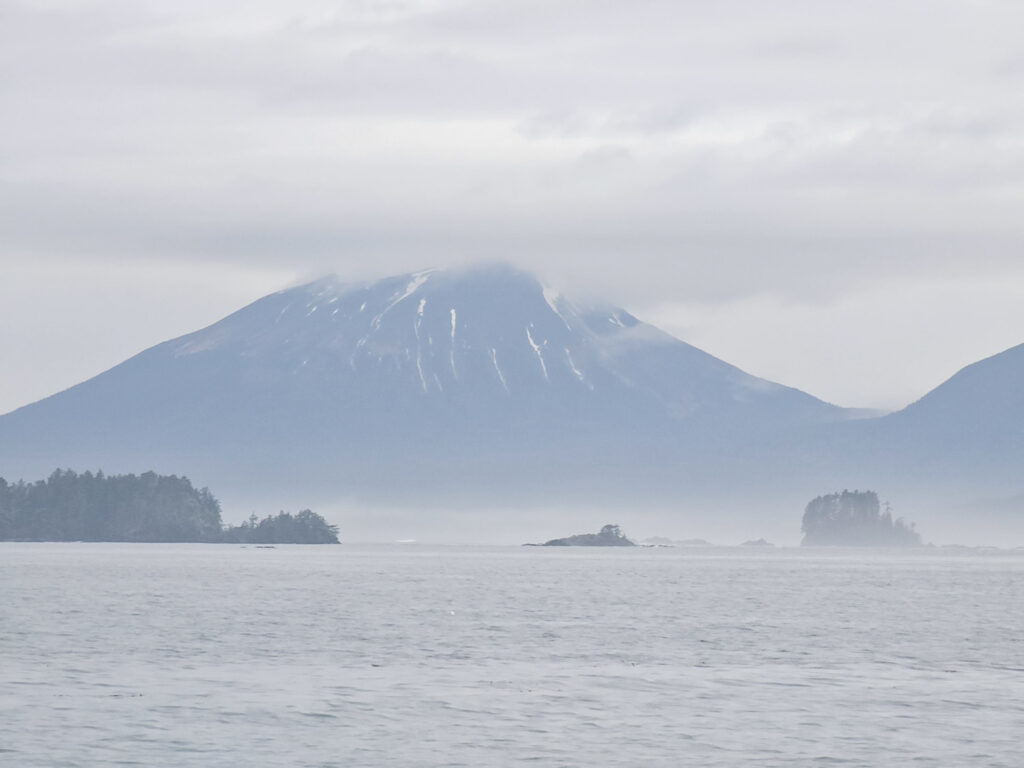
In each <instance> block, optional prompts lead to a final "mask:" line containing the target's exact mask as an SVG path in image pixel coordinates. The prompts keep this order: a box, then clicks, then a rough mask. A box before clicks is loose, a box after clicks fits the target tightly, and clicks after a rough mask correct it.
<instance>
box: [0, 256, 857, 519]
mask: <svg viewBox="0 0 1024 768" xmlns="http://www.w3.org/2000/svg"><path fill="white" fill-rule="evenodd" d="M845 418H847V413H846V412H845V411H843V410H842V409H839V408H836V407H834V406H831V405H828V404H826V403H823V402H821V401H819V400H817V399H815V398H813V397H811V396H810V395H807V394H805V393H802V392H799V391H797V390H794V389H791V388H788V387H783V386H781V385H778V384H774V383H771V382H768V381H765V380H762V379H758V378H756V377H753V376H750V375H748V374H746V373H744V372H743V371H741V370H739V369H738V368H735V367H733V366H731V365H729V364H727V363H724V362H722V361H721V360H718V359H716V358H714V357H712V356H711V355H708V354H706V353H704V352H702V351H700V350H698V349H696V348H695V347H692V346H690V345H688V344H686V343H684V342H682V341H679V340H678V339H675V338H673V337H671V336H669V335H667V334H665V333H662V332H661V331H658V330H657V329H656V328H653V327H652V326H649V325H646V324H644V323H642V322H640V321H638V320H637V319H636V318H635V317H633V316H632V315H630V314H629V313H628V312H626V311H624V310H622V309H618V308H615V307H610V306H580V305H577V304H574V303H573V302H571V301H569V300H568V299H566V298H564V297H561V296H558V295H554V294H552V293H550V292H546V291H545V290H544V288H543V287H542V286H541V285H540V284H539V283H538V282H537V281H536V280H535V279H534V278H532V277H531V276H529V275H526V274H523V273H521V272H517V271H515V270H513V269H510V268H507V267H490V268H482V269H473V270H463V271H432V272H422V273H417V274H412V275H403V276H399V277H392V278H387V279H384V280H380V281H376V282H372V283H366V284H349V283H343V282H340V281H338V280H337V279H336V278H327V279H324V280H319V281H317V282H314V283H310V284H308V285H304V286H300V287H297V288H293V289H290V290H286V291H282V292H280V293H276V294H272V295H270V296H267V297H265V298H263V299H260V300H259V301H256V302H254V303H253V304H251V305H249V306H247V307H245V308H243V309H241V310H239V311H238V312H235V313H234V314H232V315H230V316H228V317H226V318H225V319H223V320H221V321H220V322H218V323H215V324H214V325H212V326H210V327H208V328H205V329H203V330H200V331H197V332H195V333H192V334H189V335H187V336H183V337H181V338H178V339H174V340H171V341H168V342H165V343H163V344H160V345H157V346H155V347H153V348H151V349H148V350H146V351H144V352H142V353H140V354H139V355H136V356H135V357H133V358H131V359H129V360H127V361H126V362H124V363H122V364H121V365H119V366H116V367H115V368H113V369H111V370H109V371H107V372H105V373H103V374H101V375H99V376H97V377H95V378H93V379H90V380H88V381H86V382H83V383H82V384H79V385H78V386H75V387H72V388H71V389H69V390H66V391H65V392H61V393H59V394H57V395H54V396H52V397H50V398H47V399H45V400H42V401H40V402H38V403H34V404H32V405H29V406H26V407H25V408H21V409H19V410H17V411H15V412H13V413H10V414H7V415H6V416H3V417H0V475H5V476H8V477H11V476H33V475H40V474H41V473H47V472H49V471H50V470H51V469H52V468H53V467H55V466H58V465H60V466H71V467H76V468H83V469H84V468H90V467H92V468H95V467H101V468H103V469H104V470H105V471H108V472H113V471H119V472H120V471H134V470H142V469H151V468H153V469H157V470H159V471H164V472H179V473H188V474H190V476H193V478H194V479H197V481H199V482H202V483H208V484H210V485H211V486H212V487H214V488H215V490H221V489H227V490H226V491H224V492H225V493H233V492H234V491H236V490H239V491H241V490H247V491H251V492H252V493H259V492H262V491H263V490H266V489H277V488H306V489H309V488H316V489H323V490H324V492H332V491H333V492H342V491H344V492H347V493H355V494H357V495H360V496H363V497H365V498H389V499H405V500H416V499H425V498H434V499H443V498H449V497H451V498H466V499H469V498H486V497H487V496H488V495H491V496H492V497H493V496H494V495H495V494H502V495H507V496H508V497H510V498H519V499H523V500H529V499H531V498H533V499H536V498H539V497H544V496H550V494H553V493H555V494H561V496H562V497H571V498H582V497H585V496H595V495H597V496H600V495H601V494H604V493H607V492H611V491H614V492H616V493H621V494H623V495H625V496H630V495H636V494H640V495H643V494H644V493H646V492H647V491H650V490H652V489H655V488H668V489H671V487H673V486H677V485H679V484H684V483H689V484H690V485H691V486H694V485H703V486H707V487H708V488H713V487H714V486H716V484H721V483H722V482H725V483H728V482H729V481H728V479H725V478H722V477H720V476H718V475H716V473H719V474H720V472H721V471H722V467H723V466H725V465H729V464H732V465H736V464H737V462H739V464H743V463H744V462H748V459H749V461H757V457H756V456H752V455H751V446H756V445H766V444H768V445H770V444H772V443H773V442H778V441H785V440H788V439H789V437H788V436H789V435H791V434H794V433H795V432H798V431H799V430H802V429H804V428H807V427H811V426H813V425H819V424H822V423H830V422H834V421H838V420H843V419H845ZM716 462H717V463H716ZM722 462H724V464H722ZM711 469H714V471H711Z"/></svg>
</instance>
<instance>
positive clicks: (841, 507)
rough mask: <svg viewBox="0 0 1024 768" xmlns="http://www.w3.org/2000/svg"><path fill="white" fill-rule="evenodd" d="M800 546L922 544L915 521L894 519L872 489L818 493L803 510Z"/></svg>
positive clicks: (899, 545) (903, 545)
mask: <svg viewBox="0 0 1024 768" xmlns="http://www.w3.org/2000/svg"><path fill="white" fill-rule="evenodd" d="M802 529H803V533H804V539H803V542H802V544H803V546H844V547H911V546H919V545H920V544H921V536H920V534H918V532H917V531H916V530H914V524H913V523H910V524H906V523H904V522H903V520H902V518H897V519H896V520H893V518H892V512H891V511H890V509H889V505H888V504H886V505H885V510H884V511H883V510H882V506H881V504H879V501H878V494H876V493H875V492H874V491H843V492H842V493H831V494H828V495H827V496H818V497H817V498H816V499H812V500H811V501H810V502H809V503H808V504H807V508H806V509H805V510H804V517H803V525H802Z"/></svg>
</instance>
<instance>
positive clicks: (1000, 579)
mask: <svg viewBox="0 0 1024 768" xmlns="http://www.w3.org/2000/svg"><path fill="white" fill-rule="evenodd" d="M1022 598H1024V556H1020V555H1015V554H1005V553H1004V554H963V553H960V554H952V553H948V554H947V553H942V552H935V551H930V552H914V553H906V554H894V553H885V552H867V553H863V552H859V553H858V552H849V551H833V552H823V551H818V552H814V551H799V550H760V549H758V550H751V549H733V550H717V549H698V550H680V549H635V550H632V549H631V550H594V549H572V550H566V549H556V550H553V549H533V548H527V549H523V548H513V547H510V548H468V547H451V548H444V547H434V548H430V547H421V546H404V547H403V546H393V547H386V546H381V547H371V546H353V545H343V546H338V547H299V546H289V547H280V546H279V547H276V548H274V549H257V548H243V547H238V546H226V545H225V546H221V545H133V544H16V543H8V544H0V764H3V765H11V766H25V767H28V766H47V767H50V766H99V765H104V766H106V765H142V766H278V765H280V766H378V765H380V766H412V765H416V766H420V765H423V766H434V765H438V766H440V765H464V766H482V765H483V766H505V765H517V764H522V763H532V764H537V765H574V766H575V765H578V766H655V765H665V766H669V765H671V766H677V765H687V766H750V765H755V766H760V765H764V766H769V765H770V766H785V765H865V766H903V765H921V766H928V765H936V766H1020V765H1022V764H1024V763H1022V760H1024V758H1022V757H1021V754H1022V740H1024V736H1022V734H1024V611H1022Z"/></svg>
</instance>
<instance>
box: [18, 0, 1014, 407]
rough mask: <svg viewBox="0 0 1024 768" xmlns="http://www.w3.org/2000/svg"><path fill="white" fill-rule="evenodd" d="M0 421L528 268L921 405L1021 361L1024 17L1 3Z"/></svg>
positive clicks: (704, 341)
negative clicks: (245, 332)
mask: <svg viewBox="0 0 1024 768" xmlns="http://www.w3.org/2000/svg"><path fill="white" fill-rule="evenodd" d="M0 116H2V117H0V270H2V271H0V276H2V280H0V327H2V328H3V332H2V334H0V360H2V361H3V362H2V366H3V367H2V370H3V375H2V376H0V412H4V411H7V410H10V409H13V408H15V407H17V406H20V405H24V404H26V403H28V402H31V401H33V400H36V399H39V398H41V397H43V396H45V395H48V394H51V393H53V392H55V391H58V390H60V389H63V388H65V387H67V386H70V385H72V384H74V383H77V382H78V381H80V380H82V379H84V378H87V377H88V376H91V375H94V374H96V373H99V372H100V371H102V370H104V369H106V368H108V367H110V366H112V365H114V364H116V363H118V362H120V361H121V360H123V359H124V358H126V357H128V356H129V355H131V354H134V353H135V352H138V351H140V350H141V349H143V348H145V347H148V346H151V345H152V344H155V343H157V342H160V341H163V340H165V339H167V338H170V337H172V336H176V335H180V334H182V333H186V332H189V331H191V330H195V329H196V328H199V327H201V326H203V325H206V324H208V323H210V322H213V321H215V320H217V319H219V318H220V317H221V316H223V315H225V314H227V313H229V312H231V311H233V310H234V309H237V308H238V307H240V306H241V305H243V304H245V303H248V302H249V301H252V300H254V299H256V298H258V297H260V296H262V295H264V294H266V293H269V292H271V291H274V290H277V289H280V288H282V287H285V286H287V285H289V284H293V283H295V282H296V281H299V280H302V279H305V278H313V277H317V276H319V275H321V274H323V273H326V272H331V271H333V272H337V273H338V274H339V275H341V276H343V277H358V278H366V277H374V276H382V275H386V274H391V273H395V272H399V271H406V270H413V269H420V268H424V267H430V266H444V265H446V264H450V263H462V262H465V261H468V260H473V259H487V260H495V259H503V260H508V261H512V262H514V263H517V264H520V265H522V266H524V267H526V268H529V269H532V270H534V271H536V272H537V273H539V274H540V276H542V277H543V278H544V279H545V280H546V281H547V282H550V283H554V284H555V285H556V286H559V287H561V288H563V289H564V290H565V292H566V293H569V294H570V295H571V294H572V292H573V290H574V289H576V290H582V291H586V292H589V293H598V294H600V295H602V296H604V297H605V298H607V299H609V300H611V301H613V302H615V303H618V304H620V305H623V306H625V307H626V308H628V309H629V310H631V311H632V312H633V313H634V314H636V315H638V316H640V317H641V318H643V319H645V320H648V321H651V322H654V323H655V324H658V325H660V326H661V327H663V328H664V329H665V330H668V331H669V332H671V333H674V334H675V335H677V336H679V337H680V338H683V339H685V340H686V341H689V342H690V343H693V344H696V345H697V346H699V347H701V348H703V349H705V350H707V351H708V352H710V353H712V354H714V355H717V356H719V357H722V358H724V359H726V360H727V361H729V362H731V363H733V364H735V365H738V366H740V367H741V368H744V369H745V370H747V371H749V372H751V373H754V374H757V375H760V376H764V377H767V378H770V379H773V380H776V381H779V382H782V383H784V384H789V385H792V386H796V387H799V388H801V389H804V390H807V391H809V392H811V393H812V394H814V395H817V396H818V397H822V398H824V399H826V400H829V401H832V402H835V403H838V404H841V405H856V406H871V407H887V408H896V407H901V406H902V405H905V404H907V403H908V402H910V401H912V400H914V399H916V398H918V397H920V396H921V395H923V394H924V393H925V392H926V391H927V390H928V389H931V388H932V387H934V386H936V385H937V384H939V383H940V382H941V381H942V380H944V379H945V378H947V377H948V376H949V375H951V374H952V373H954V372H955V371H956V370H957V369H958V368H960V367H962V366H963V365H965V364H967V363H970V362H973V361H975V360H977V359H980V358H982V357H985V356H987V355H990V354H993V353H995V352H998V351H1001V350H1003V349H1005V348H1007V347H1010V346H1013V345H1016V344H1019V343H1021V342H1024V254H1022V251H1021V244H1022V242H1024V6H1021V5H1020V4H1019V3H1017V2H998V1H986V0H974V2H971V3H965V2H962V1H960V0H958V1H957V2H945V1H944V0H928V1H927V2H925V0H916V1H915V2H899V0H885V2H875V1H873V0H861V1H859V2H856V3H851V2H830V1H829V0H776V2H771V3H767V2H764V0H719V1H718V2H714V3H709V2H688V1H687V0H670V1H667V2H644V1H643V0H628V1H624V2H583V1H581V0H566V1H564V2H560V1H559V0H544V1H543V2H534V1H533V0H508V1H507V2H486V1H485V0H472V1H471V2H454V1H451V0H424V1H423V2H404V1H403V0H383V1H382V2H375V1H374V0H352V1H351V2H345V1H344V0H333V2H314V1H310V0H282V1H275V2H270V1H268V0H246V1H245V2H216V1H215V0H201V1H200V0H175V1H174V2H170V1H167V2H164V1H162V0H126V1H125V2H104V1H103V0H96V1H95V2H75V1H73V0H42V1H39V2H10V1H9V0H0Z"/></svg>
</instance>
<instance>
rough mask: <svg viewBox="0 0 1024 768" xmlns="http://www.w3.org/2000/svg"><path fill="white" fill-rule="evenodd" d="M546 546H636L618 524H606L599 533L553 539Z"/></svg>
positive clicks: (545, 543)
mask: <svg viewBox="0 0 1024 768" xmlns="http://www.w3.org/2000/svg"><path fill="white" fill-rule="evenodd" d="M542 546H545V547H635V546H636V544H634V543H633V542H632V541H630V540H629V539H627V538H626V536H625V534H624V533H623V532H622V531H621V530H620V529H619V526H617V525H606V526H604V527H603V528H602V529H601V530H600V531H599V532H598V533H579V534H576V535H575V536H567V537H566V538H564V539H551V541H546V542H544V544H543V545H542Z"/></svg>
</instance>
